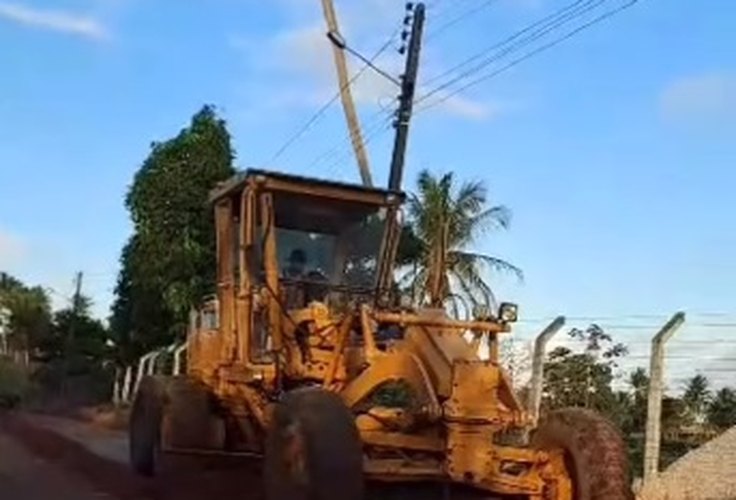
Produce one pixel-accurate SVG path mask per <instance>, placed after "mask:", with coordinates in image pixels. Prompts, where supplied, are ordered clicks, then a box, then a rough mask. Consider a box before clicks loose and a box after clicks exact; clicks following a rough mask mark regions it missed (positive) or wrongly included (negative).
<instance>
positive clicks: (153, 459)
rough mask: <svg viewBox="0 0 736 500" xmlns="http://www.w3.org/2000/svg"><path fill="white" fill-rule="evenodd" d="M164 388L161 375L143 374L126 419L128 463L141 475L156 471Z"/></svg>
mask: <svg viewBox="0 0 736 500" xmlns="http://www.w3.org/2000/svg"><path fill="white" fill-rule="evenodd" d="M165 392H166V383H165V381H164V379H163V378H162V377H144V378H143V379H142V380H141V383H140V385H139V387H138V392H137V393H136V396H135V399H134V400H133V407H132V408H131V412H130V420H129V422H128V446H129V453H130V464H131V466H132V467H133V470H134V471H135V472H137V473H138V474H141V475H144V476H152V475H154V473H155V471H156V465H157V462H158V457H159V455H160V443H161V420H162V416H163V407H164V395H165Z"/></svg>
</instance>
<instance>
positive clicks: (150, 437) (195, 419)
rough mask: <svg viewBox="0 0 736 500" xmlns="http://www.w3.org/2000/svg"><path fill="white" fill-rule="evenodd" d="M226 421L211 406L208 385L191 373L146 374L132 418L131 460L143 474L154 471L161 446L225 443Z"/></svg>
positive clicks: (200, 446)
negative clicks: (199, 381) (200, 382)
mask: <svg viewBox="0 0 736 500" xmlns="http://www.w3.org/2000/svg"><path fill="white" fill-rule="evenodd" d="M224 442H225V428H224V421H223V420H222V419H221V418H218V417H217V416H216V415H215V413H214V412H213V409H212V402H211V396H210V393H209V391H208V390H207V388H206V387H204V386H203V385H201V384H199V383H198V382H196V381H195V380H192V379H189V378H188V377H166V376H146V377H144V378H143V379H142V380H141V384H140V386H139V388H138V392H137V394H136V397H135V400H134V402H133V408H132V411H131V415H130V421H129V450H130V463H131V465H132V467H133V470H135V472H137V473H138V474H141V475H144V476H153V475H155V474H156V473H157V472H158V471H159V469H160V465H161V460H160V459H161V457H162V448H164V447H166V448H178V449H182V450H197V449H210V450H211V449H218V448H222V447H224Z"/></svg>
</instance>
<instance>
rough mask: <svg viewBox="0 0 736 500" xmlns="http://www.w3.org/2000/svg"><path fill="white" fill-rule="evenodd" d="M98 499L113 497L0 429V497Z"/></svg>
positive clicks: (11, 499)
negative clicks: (38, 455) (26, 447)
mask: <svg viewBox="0 0 736 500" xmlns="http://www.w3.org/2000/svg"><path fill="white" fill-rule="evenodd" d="M50 498H53V499H56V500H100V499H113V497H111V496H109V495H107V494H105V493H102V492H99V491H97V490H96V489H95V488H94V487H93V486H92V485H91V484H89V483H87V482H86V481H84V480H82V479H81V478H79V477H76V476H72V475H71V474H69V473H68V472H67V471H65V470H64V469H62V468H60V467H58V466H57V465H54V464H53V463H50V462H47V461H44V460H42V459H40V458H38V457H36V456H34V455H33V454H31V453H30V452H29V451H28V450H26V449H25V448H24V447H23V446H22V445H21V444H20V443H18V442H17V441H16V440H15V439H13V438H12V437H10V436H8V435H7V434H3V433H1V432H0V500H48V499H50Z"/></svg>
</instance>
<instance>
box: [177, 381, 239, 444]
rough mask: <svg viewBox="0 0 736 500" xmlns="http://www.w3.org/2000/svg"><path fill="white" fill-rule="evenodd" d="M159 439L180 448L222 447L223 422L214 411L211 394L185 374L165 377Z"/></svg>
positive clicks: (223, 437) (223, 435)
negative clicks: (161, 436)
mask: <svg viewBox="0 0 736 500" xmlns="http://www.w3.org/2000/svg"><path fill="white" fill-rule="evenodd" d="M165 402H166V406H165V413H164V416H165V420H164V435H163V442H164V443H166V445H167V447H173V448H183V449H201V450H202V449H204V450H215V449H223V448H224V443H225V422H224V420H223V419H222V418H219V417H218V416H217V415H216V413H215V401H214V396H213V395H212V393H211V392H210V391H209V389H208V388H207V387H206V386H205V385H204V384H202V383H200V382H197V381H196V380H193V379H191V378H189V377H186V376H177V377H170V378H168V379H167V381H166V397H165Z"/></svg>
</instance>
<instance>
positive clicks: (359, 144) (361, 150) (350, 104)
mask: <svg viewBox="0 0 736 500" xmlns="http://www.w3.org/2000/svg"><path fill="white" fill-rule="evenodd" d="M322 10H323V12H324V16H325V21H326V22H327V30H328V33H332V34H333V35H338V34H339V33H340V27H339V26H338V24H337V14H336V13H335V5H334V4H333V3H332V0H322ZM332 54H333V56H334V58H335V67H336V69H337V80H338V85H339V86H340V100H341V101H342V107H343V110H344V111H345V119H346V120H347V122H348V130H349V131H350V141H351V142H352V144H353V150H354V151H355V158H356V160H357V162H358V168H359V169H360V177H361V179H362V180H363V184H364V185H366V186H373V179H372V178H371V169H370V166H369V165H368V155H367V154H366V152H365V144H364V143H363V136H362V134H361V132H360V122H359V121H358V113H357V111H356V110H355V102H354V101H353V94H352V91H351V90H350V79H349V77H348V65H347V62H346V61H345V53H344V52H343V49H342V48H340V47H338V46H337V45H335V44H334V43H333V44H332Z"/></svg>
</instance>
